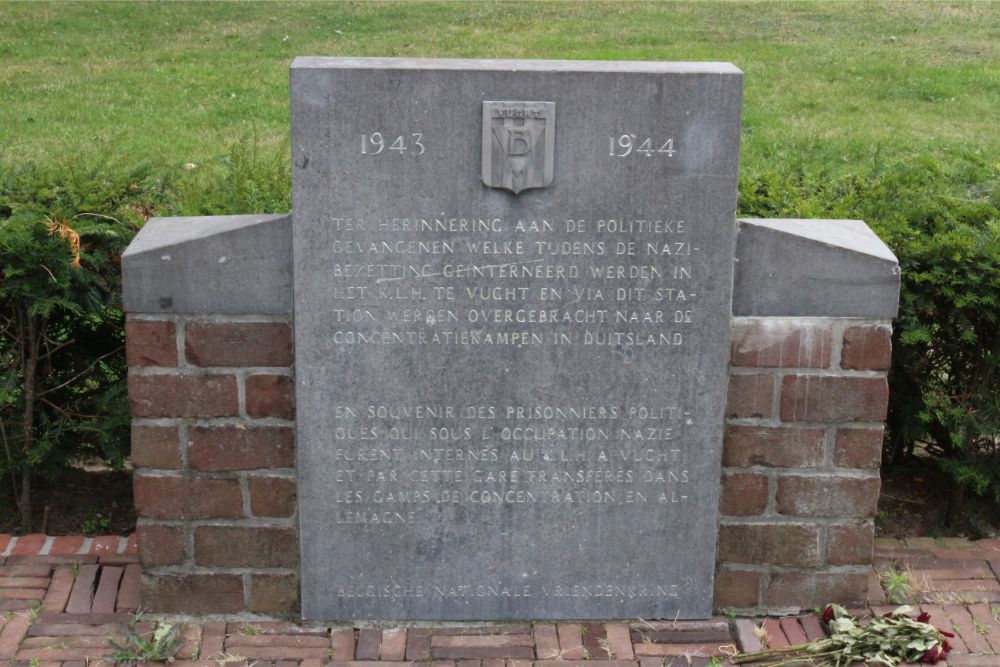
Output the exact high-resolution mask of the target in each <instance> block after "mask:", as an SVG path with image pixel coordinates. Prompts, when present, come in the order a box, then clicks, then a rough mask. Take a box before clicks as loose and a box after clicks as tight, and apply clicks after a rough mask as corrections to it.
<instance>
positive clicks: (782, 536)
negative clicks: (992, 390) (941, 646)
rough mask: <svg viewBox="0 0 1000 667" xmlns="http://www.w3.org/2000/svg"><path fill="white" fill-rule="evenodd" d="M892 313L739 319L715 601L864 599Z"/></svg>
mask: <svg viewBox="0 0 1000 667" xmlns="http://www.w3.org/2000/svg"><path fill="white" fill-rule="evenodd" d="M890 334H891V326H890V323H889V320H867V319H864V320H862V319H854V318H789V317H746V318H734V319H733V329H732V350H731V369H730V386H729V400H728V405H727V408H726V417H727V428H726V438H725V443H724V452H723V461H722V465H723V473H722V495H721V500H720V514H721V517H720V525H719V547H718V558H717V573H716V580H715V585H716V591H715V606H716V607H717V608H732V609H738V610H743V611H747V612H759V611H763V610H765V609H766V610H770V611H772V612H774V611H785V610H788V611H791V610H797V609H799V608H811V607H816V606H821V605H825V604H827V603H828V602H839V603H842V604H854V603H862V602H863V601H864V600H865V595H866V590H867V579H868V575H869V572H870V570H871V562H872V543H873V537H874V523H873V517H874V515H875V508H876V503H877V501H878V492H879V471H878V468H879V462H880V457H881V445H882V430H883V424H882V422H883V420H884V419H885V414H886V407H887V404H888V385H887V381H886V374H887V370H888V368H889V361H890V357H891V349H890Z"/></svg>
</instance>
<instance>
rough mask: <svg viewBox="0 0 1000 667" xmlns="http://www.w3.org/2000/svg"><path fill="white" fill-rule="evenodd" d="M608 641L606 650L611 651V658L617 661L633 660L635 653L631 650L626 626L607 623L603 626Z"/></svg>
mask: <svg viewBox="0 0 1000 667" xmlns="http://www.w3.org/2000/svg"><path fill="white" fill-rule="evenodd" d="M604 630H605V634H606V636H607V639H608V648H609V649H610V650H611V656H610V657H611V658H613V659H617V660H633V659H634V658H635V651H634V650H633V649H632V640H631V636H630V633H629V629H628V626H627V625H625V624H624V623H607V624H605V626H604Z"/></svg>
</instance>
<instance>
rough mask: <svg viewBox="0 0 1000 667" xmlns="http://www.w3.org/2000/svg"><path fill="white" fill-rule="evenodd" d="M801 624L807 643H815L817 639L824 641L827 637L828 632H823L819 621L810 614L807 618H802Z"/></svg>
mask: <svg viewBox="0 0 1000 667" xmlns="http://www.w3.org/2000/svg"><path fill="white" fill-rule="evenodd" d="M799 623H800V624H801V625H802V629H803V630H804V631H805V633H806V641H810V642H813V641H816V640H817V639H823V638H824V637H826V632H825V631H824V630H823V626H822V625H820V622H819V619H818V618H816V617H815V616H814V615H812V614H809V615H806V616H800V617H799Z"/></svg>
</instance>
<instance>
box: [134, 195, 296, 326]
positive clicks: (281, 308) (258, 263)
mask: <svg viewBox="0 0 1000 667" xmlns="http://www.w3.org/2000/svg"><path fill="white" fill-rule="evenodd" d="M291 227H292V218H291V215H288V214H285V215H227V216H221V215H220V216H206V217H187V218H185V217H177V218H150V219H149V221H147V222H146V224H145V226H144V227H143V228H142V230H140V231H139V233H138V234H137V235H136V237H135V239H134V240H133V241H132V243H131V244H130V245H129V247H128V248H127V249H126V250H125V252H124V253H123V254H122V283H123V291H124V295H123V298H124V303H125V310H126V311H128V312H133V313H218V314H221V315H282V314H287V313H289V312H290V311H291V301H292V279H291V278H292V271H291V269H292V267H291V236H292V229H291Z"/></svg>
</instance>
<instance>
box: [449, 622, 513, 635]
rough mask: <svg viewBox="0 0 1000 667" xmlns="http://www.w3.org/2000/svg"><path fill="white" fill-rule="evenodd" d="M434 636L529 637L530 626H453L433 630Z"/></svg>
mask: <svg viewBox="0 0 1000 667" xmlns="http://www.w3.org/2000/svg"><path fill="white" fill-rule="evenodd" d="M433 634H435V635H530V634H531V626H530V625H519V624H503V625H499V624H498V625H454V626H450V627H445V628H434V633H433Z"/></svg>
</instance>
